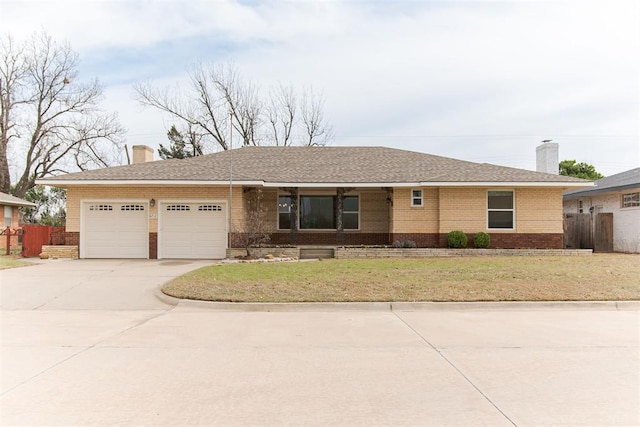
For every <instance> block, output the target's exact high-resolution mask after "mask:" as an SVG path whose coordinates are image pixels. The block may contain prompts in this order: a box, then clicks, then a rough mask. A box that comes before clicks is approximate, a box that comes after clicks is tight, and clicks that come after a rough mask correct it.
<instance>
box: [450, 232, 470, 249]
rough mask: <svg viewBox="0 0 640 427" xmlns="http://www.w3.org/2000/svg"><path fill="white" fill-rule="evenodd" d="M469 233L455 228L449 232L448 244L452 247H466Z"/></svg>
mask: <svg viewBox="0 0 640 427" xmlns="http://www.w3.org/2000/svg"><path fill="white" fill-rule="evenodd" d="M467 241H468V240H467V235H466V234H464V232H463V231H460V230H454V231H450V232H449V234H447V246H449V247H450V248H466V247H467Z"/></svg>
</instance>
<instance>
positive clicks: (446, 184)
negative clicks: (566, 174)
mask: <svg viewBox="0 0 640 427" xmlns="http://www.w3.org/2000/svg"><path fill="white" fill-rule="evenodd" d="M36 184H40V185H50V186H53V187H66V186H76V185H78V186H82V185H99V186H115V185H131V186H150V185H158V186H182V187H184V186H190V185H205V186H216V185H224V186H228V185H229V181H189V180H68V181H67V180H47V179H38V180H36ZM233 185H234V186H242V185H251V186H262V187H265V188H274V187H297V188H329V187H358V188H372V187H396V188H401V187H593V186H594V185H595V184H594V183H593V182H586V183H584V182H557V181H553V182H539V181H532V182H526V181H505V182H500V181H498V182H491V181H482V182H471V181H461V182H450V181H423V182H265V181H259V180H258V181H238V180H234V181H233Z"/></svg>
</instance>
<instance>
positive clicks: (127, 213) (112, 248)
mask: <svg viewBox="0 0 640 427" xmlns="http://www.w3.org/2000/svg"><path fill="white" fill-rule="evenodd" d="M147 209H148V208H147V206H146V205H145V204H141V203H130V202H96V203H85V204H84V205H83V224H82V236H83V239H82V240H83V241H82V245H81V251H82V256H83V257H84V258H148V253H149V226H148V211H147Z"/></svg>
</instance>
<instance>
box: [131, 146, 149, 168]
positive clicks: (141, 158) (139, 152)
mask: <svg viewBox="0 0 640 427" xmlns="http://www.w3.org/2000/svg"><path fill="white" fill-rule="evenodd" d="M131 150H132V151H133V164H134V165H135V164H137V163H145V162H152V161H153V149H152V148H151V147H147V146H146V145H134V146H133V147H131Z"/></svg>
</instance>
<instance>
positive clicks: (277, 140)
mask: <svg viewBox="0 0 640 427" xmlns="http://www.w3.org/2000/svg"><path fill="white" fill-rule="evenodd" d="M269 101H270V104H269V107H268V108H267V119H268V121H269V126H270V127H269V131H270V134H271V140H272V141H273V142H274V144H275V145H282V146H287V145H291V144H292V143H293V139H294V135H293V130H294V126H295V124H296V121H297V119H298V117H297V113H298V100H297V98H296V94H295V90H294V89H293V87H292V86H283V85H282V84H280V85H279V86H278V87H277V88H276V89H273V90H272V91H271V93H270V96H269Z"/></svg>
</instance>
